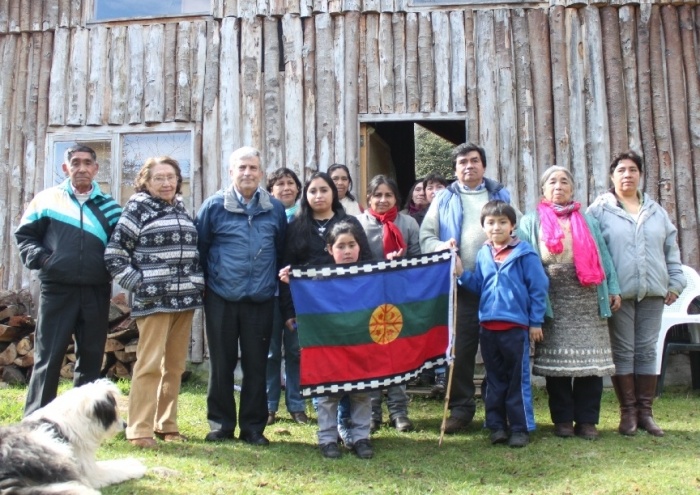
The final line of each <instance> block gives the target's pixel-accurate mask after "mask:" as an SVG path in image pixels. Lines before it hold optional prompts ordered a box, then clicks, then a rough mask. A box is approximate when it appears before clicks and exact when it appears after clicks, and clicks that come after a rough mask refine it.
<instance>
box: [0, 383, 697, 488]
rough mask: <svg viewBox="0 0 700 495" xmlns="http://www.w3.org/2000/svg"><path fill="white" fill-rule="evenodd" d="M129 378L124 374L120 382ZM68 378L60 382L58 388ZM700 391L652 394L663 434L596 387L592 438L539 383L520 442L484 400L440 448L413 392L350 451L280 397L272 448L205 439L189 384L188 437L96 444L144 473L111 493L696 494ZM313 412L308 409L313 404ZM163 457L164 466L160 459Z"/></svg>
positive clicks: (435, 417)
mask: <svg viewBox="0 0 700 495" xmlns="http://www.w3.org/2000/svg"><path fill="white" fill-rule="evenodd" d="M128 386H129V384H128V383H127V382H123V383H120V388H122V391H123V392H125V393H126V392H128ZM65 387H67V385H66V384H62V389H64V388H65ZM24 394H25V391H24V389H21V388H8V389H3V390H0V424H7V423H10V422H15V421H19V419H20V418H21V414H22V406H23V402H24ZM699 397H700V396H699V395H698V393H697V392H689V391H687V390H680V389H675V390H673V389H672V390H671V391H666V392H665V393H664V396H663V398H661V399H659V400H658V401H657V402H656V403H655V416H656V419H657V421H658V422H659V424H660V425H661V426H662V427H663V428H664V429H665V431H666V436H665V437H664V438H655V437H652V436H650V435H648V434H646V433H644V432H640V433H639V434H637V436H635V437H632V438H627V437H622V436H621V435H618V434H617V433H616V428H617V419H618V414H617V402H616V400H615V397H614V394H613V393H612V392H611V391H608V390H606V391H605V393H604V396H603V405H602V417H601V424H600V425H599V427H600V430H601V438H600V440H598V441H596V442H588V441H584V440H580V439H578V438H572V439H559V438H556V437H554V436H553V434H552V431H553V428H552V426H551V424H550V423H549V413H548V409H547V397H546V395H545V393H544V391H542V390H538V391H536V396H535V413H536V418H537V421H538V430H537V432H535V433H534V434H533V435H532V443H531V444H530V446H529V447H527V448H525V449H510V448H508V447H506V446H497V447H492V446H491V445H490V444H489V442H488V435H487V432H486V431H485V430H482V429H481V428H480V425H481V423H482V422H483V407H482V404H479V406H478V408H477V417H476V419H475V422H474V423H473V427H472V428H471V429H470V430H469V431H468V432H466V433H463V434H459V435H453V436H446V437H445V441H444V442H443V445H442V447H438V435H439V434H438V430H439V426H440V420H441V417H442V407H443V406H442V402H440V401H435V400H430V399H423V398H420V397H417V398H414V400H413V402H412V403H411V406H410V414H411V418H412V420H413V421H414V422H415V424H416V426H417V431H415V432H412V433H407V434H399V433H397V432H395V431H394V430H393V429H390V428H388V427H385V428H382V429H381V430H380V432H379V433H378V434H376V435H374V436H373V445H374V448H375V457H374V459H372V460H369V461H363V460H360V459H357V458H356V457H354V456H353V455H351V454H349V453H347V454H346V455H344V456H343V458H342V459H340V460H337V461H329V460H325V459H323V458H321V456H320V454H319V452H318V450H317V448H316V427H315V425H314V424H310V425H296V424H293V423H292V422H291V421H290V420H288V415H287V414H286V412H285V411H284V408H283V407H282V408H280V411H281V412H280V414H279V417H281V421H279V422H278V423H277V424H275V425H273V426H271V427H268V428H267V429H266V430H265V434H266V435H267V436H268V438H269V439H270V440H271V441H272V445H271V446H270V447H268V448H259V447H251V446H248V445H246V444H243V443H241V442H235V443H224V444H208V443H204V441H203V440H202V439H203V438H204V435H205V434H206V433H207V431H208V426H207V423H206V386H205V385H203V384H201V383H191V384H187V385H186V386H185V387H184V389H183V391H182V394H181V397H180V407H179V410H180V419H179V421H180V428H181V432H182V433H183V434H185V435H187V436H189V437H190V439H191V440H190V442H188V443H187V444H163V443H161V444H160V447H159V449H158V450H156V451H141V450H135V449H134V448H132V447H131V446H130V445H129V444H127V442H126V441H125V440H124V437H123V435H120V436H118V437H116V438H115V439H113V440H111V441H110V442H108V443H106V444H105V445H103V447H102V448H101V449H100V451H99V453H98V457H99V458H101V459H110V458H123V457H129V456H133V457H138V458H140V459H142V460H143V461H144V462H145V463H146V465H147V466H148V467H149V468H156V469H150V470H149V472H148V473H147V474H146V477H145V478H143V479H141V480H137V481H132V482H128V483H124V484H122V485H118V486H114V487H110V488H106V489H104V490H103V493H104V494H106V495H114V494H198V495H199V494H230V493H264V494H276V493H319V494H365V493H367V494H370V493H371V494H373V493H377V494H428V493H445V494H451V493H464V494H471V493H474V494H476V493H478V494H552V495H554V494H556V495H568V494H571V495H578V494H686V493H687V494H691V493H692V494H698V493H700V416H699V414H698V410H699V408H698V405H699V404H700V403H699V401H698V398H699ZM309 411H311V408H309ZM158 468H167V469H158Z"/></svg>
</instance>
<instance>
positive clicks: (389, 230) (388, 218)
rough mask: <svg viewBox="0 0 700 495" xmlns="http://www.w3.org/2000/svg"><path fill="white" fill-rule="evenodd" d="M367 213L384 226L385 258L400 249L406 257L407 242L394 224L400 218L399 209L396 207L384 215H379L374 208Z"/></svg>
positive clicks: (368, 209)
mask: <svg viewBox="0 0 700 495" xmlns="http://www.w3.org/2000/svg"><path fill="white" fill-rule="evenodd" d="M367 213H369V214H370V215H371V216H373V217H374V218H376V219H377V221H378V222H379V223H381V224H382V225H383V231H382V240H383V244H384V257H386V255H387V254H389V253H391V252H393V251H398V250H399V249H403V250H404V255H405V254H406V252H405V250H406V241H405V240H404V238H403V234H402V233H401V231H400V230H399V228H398V227H397V226H396V224H395V223H394V220H396V217H398V216H399V210H398V208H396V206H394V207H393V208H392V209H390V210H389V211H387V212H386V213H383V214H379V213H377V212H376V211H374V210H373V209H372V208H367Z"/></svg>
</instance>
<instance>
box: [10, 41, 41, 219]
mask: <svg viewBox="0 0 700 495" xmlns="http://www.w3.org/2000/svg"><path fill="white" fill-rule="evenodd" d="M53 36H54V33H53V31H45V32H44V33H43V34H42V42H41V66H40V68H39V70H40V73H39V100H38V102H37V112H36V113H37V119H36V136H37V137H36V139H37V143H38V145H37V151H36V162H37V170H36V175H35V177H34V188H33V191H34V192H36V191H40V190H42V189H43V188H44V168H45V166H46V154H45V149H46V148H45V147H44V145H43V143H45V142H46V129H47V126H48V118H49V112H48V109H49V82H50V75H51V57H52V56H53ZM0 53H2V52H0ZM0 104H2V100H0ZM0 129H1V127H0ZM2 211H6V210H4V209H2Z"/></svg>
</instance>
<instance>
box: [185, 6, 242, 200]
mask: <svg viewBox="0 0 700 495" xmlns="http://www.w3.org/2000/svg"><path fill="white" fill-rule="evenodd" d="M235 22H236V20H235V19H232V18H230V17H227V18H225V19H223V20H222V21H221V22H218V21H207V29H206V32H207V40H206V46H207V50H206V62H205V70H204V94H203V98H202V170H201V181H202V197H203V198H208V197H209V196H211V195H212V194H214V193H215V192H216V191H217V190H218V189H219V188H220V187H222V186H223V179H222V178H221V171H222V170H223V169H224V168H225V167H228V162H227V160H226V159H224V156H225V155H224V152H225V151H224V149H223V141H224V140H223V139H219V137H220V136H226V141H228V142H229V143H230V142H231V141H232V140H233V136H232V133H228V134H224V132H223V127H220V126H219V105H221V106H222V107H223V100H224V98H228V97H230V92H224V91H223V89H224V87H225V86H226V85H228V84H229V82H230V74H226V73H225V70H226V69H229V68H230V65H231V64H230V56H228V55H227V56H226V57H224V53H223V48H222V37H221V31H220V29H221V30H223V29H226V30H231V28H230V26H231V24H232V23H233V24H234V25H235ZM224 26H225V27H224ZM220 55H221V58H219V56H220ZM236 67H238V60H237V57H236ZM219 71H221V76H222V77H221V81H220V80H219ZM236 74H238V70H236ZM224 80H226V82H225V81H224ZM236 95H238V93H236ZM219 98H221V101H219ZM229 130H230V127H229ZM229 145H230V144H229ZM194 177H195V179H196V178H197V173H196V172H195V175H194Z"/></svg>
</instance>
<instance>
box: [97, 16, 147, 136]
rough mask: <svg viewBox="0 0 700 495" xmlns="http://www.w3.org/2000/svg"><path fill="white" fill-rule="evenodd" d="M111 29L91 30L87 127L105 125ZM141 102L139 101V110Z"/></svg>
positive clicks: (103, 27)
mask: <svg viewBox="0 0 700 495" xmlns="http://www.w3.org/2000/svg"><path fill="white" fill-rule="evenodd" d="M108 62H109V29H108V28H107V27H106V26H94V27H93V28H92V29H91V30H90V74H89V75H88V84H87V117H86V119H85V123H86V124H87V125H102V124H104V123H105V103H106V102H107V98H105V90H106V87H107V84H108V82H109V79H108V67H109V66H108ZM140 109H141V102H140V101H139V110H140Z"/></svg>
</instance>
